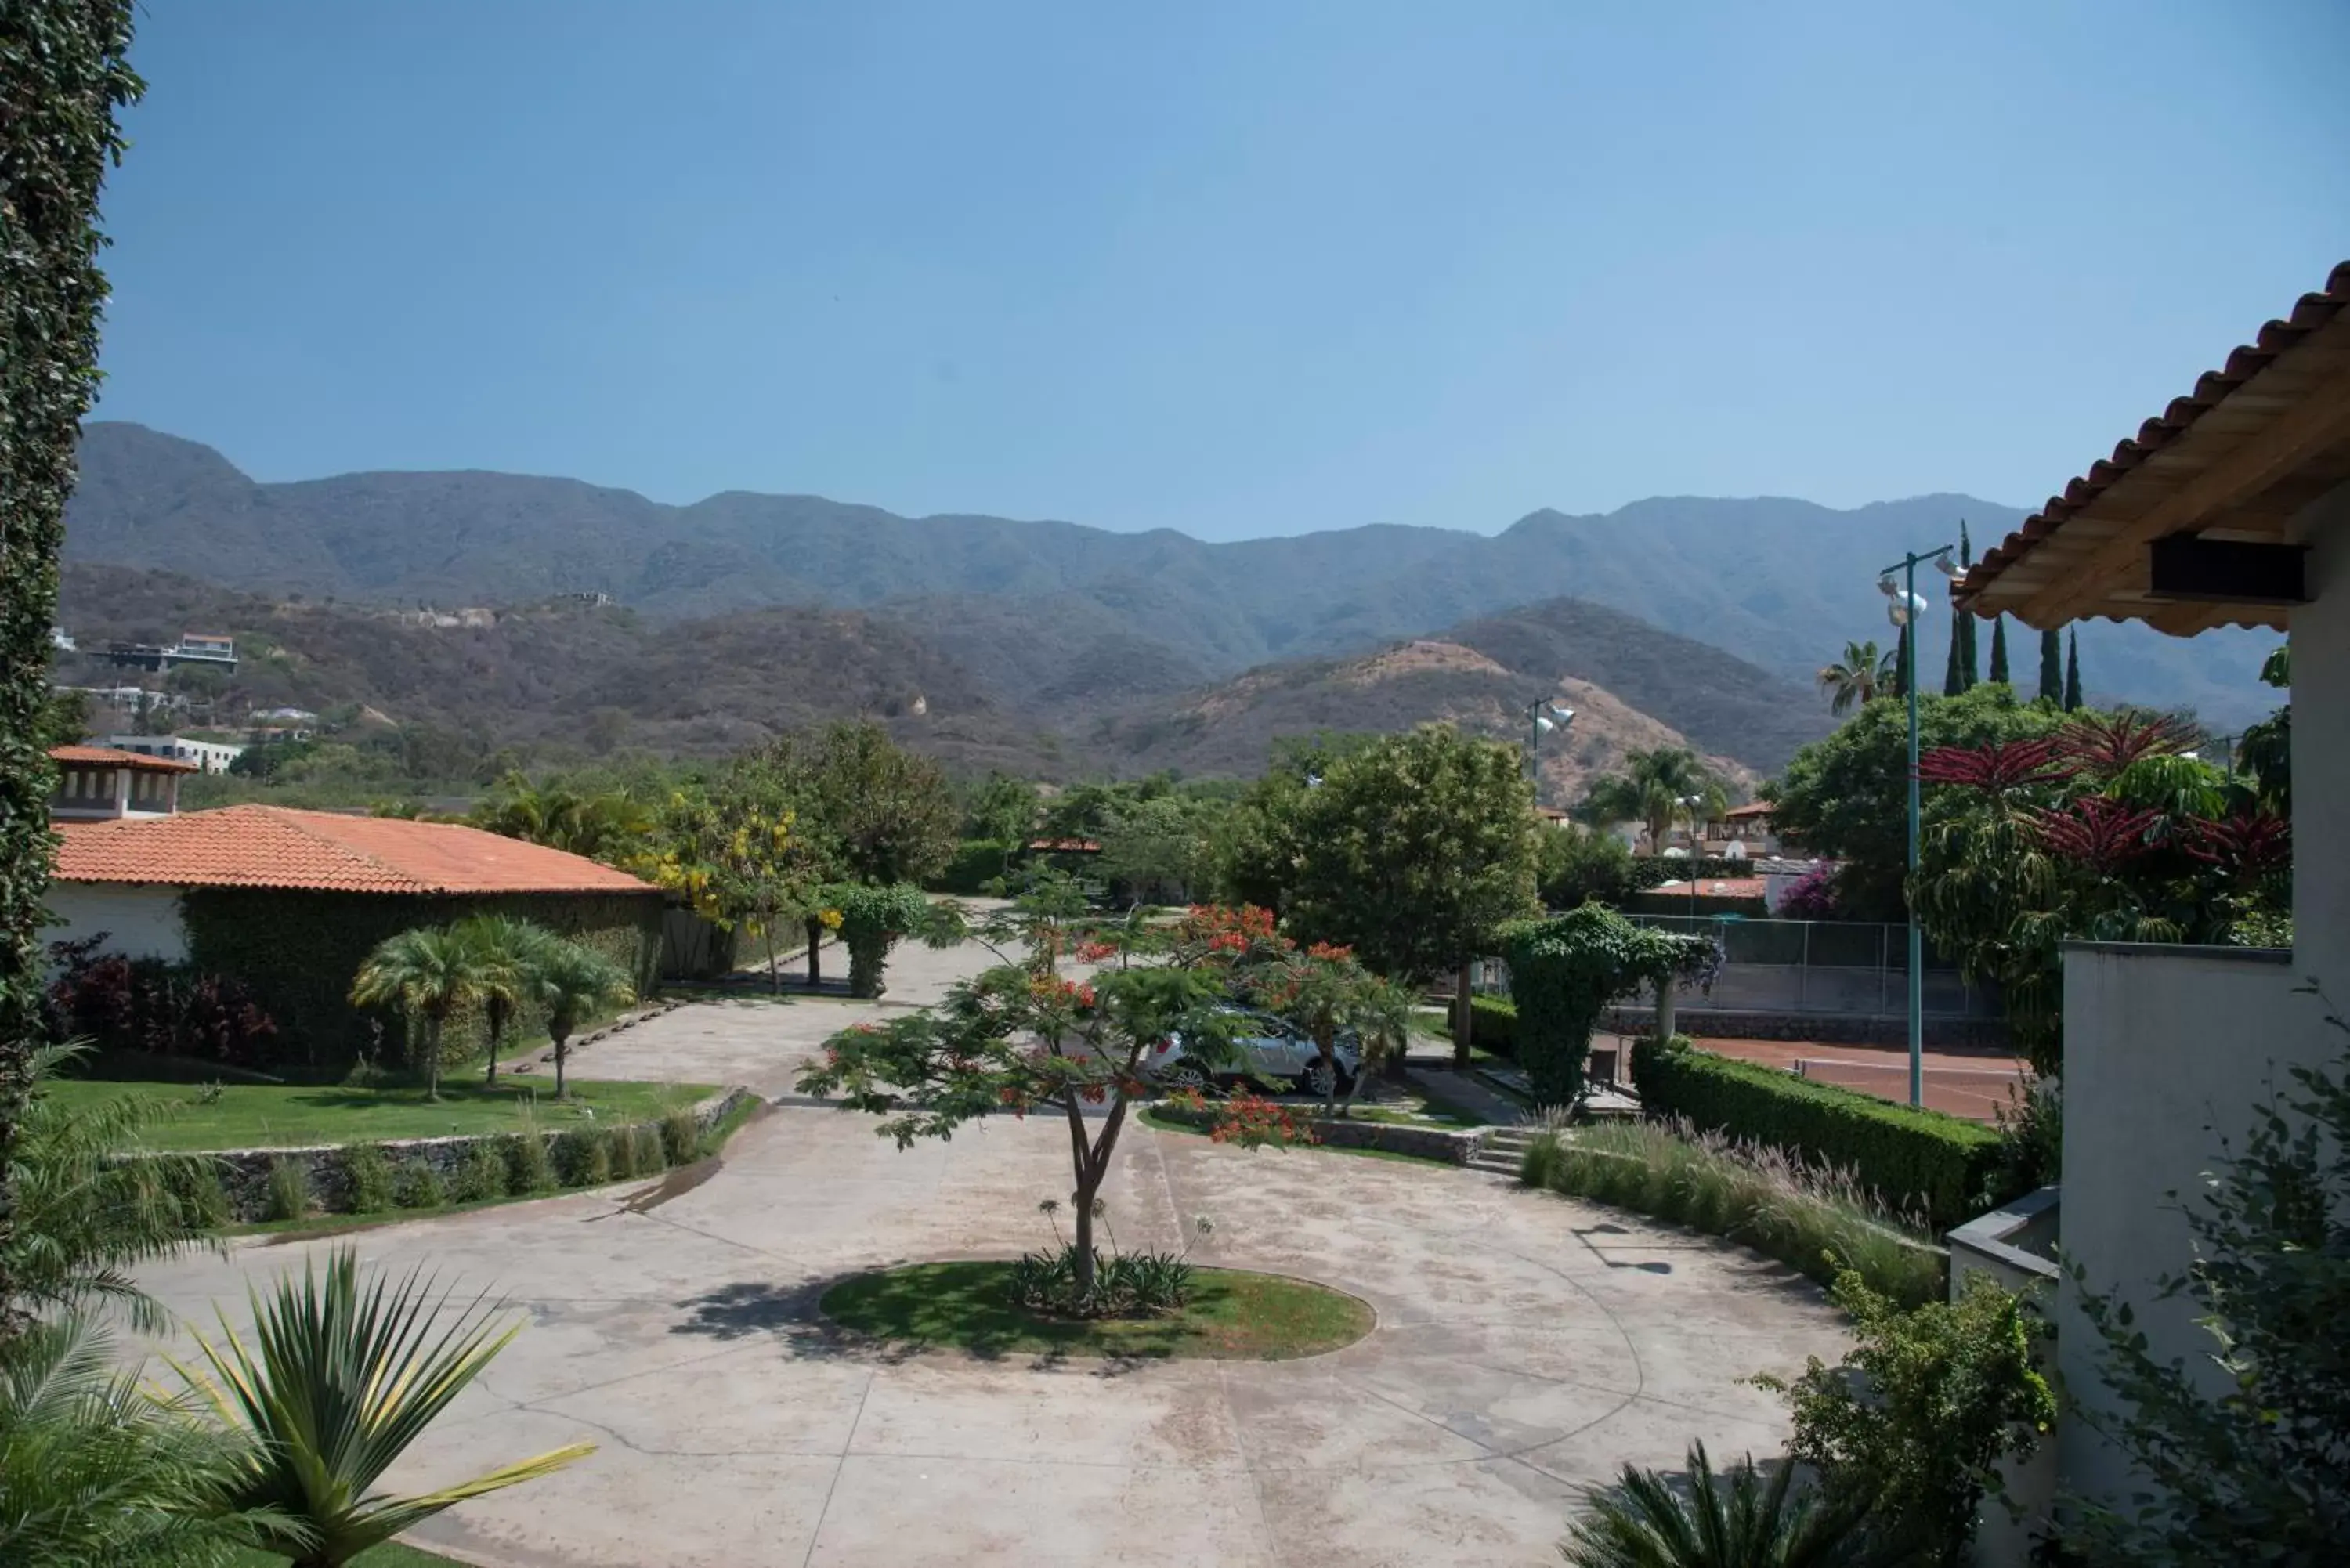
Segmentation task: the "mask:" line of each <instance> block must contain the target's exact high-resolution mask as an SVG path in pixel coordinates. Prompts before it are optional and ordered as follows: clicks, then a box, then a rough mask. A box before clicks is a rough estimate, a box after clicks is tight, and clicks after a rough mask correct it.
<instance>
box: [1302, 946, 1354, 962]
mask: <svg viewBox="0 0 2350 1568" xmlns="http://www.w3.org/2000/svg"><path fill="white" fill-rule="evenodd" d="M1305 956H1306V957H1307V958H1310V959H1321V960H1323V961H1326V962H1329V963H1343V962H1345V961H1347V960H1348V959H1350V958H1353V957H1354V956H1355V950H1354V949H1353V948H1350V947H1344V946H1341V945H1340V944H1339V943H1336V942H1315V944H1314V945H1313V946H1312V947H1310V948H1307V949H1306V950H1305Z"/></svg>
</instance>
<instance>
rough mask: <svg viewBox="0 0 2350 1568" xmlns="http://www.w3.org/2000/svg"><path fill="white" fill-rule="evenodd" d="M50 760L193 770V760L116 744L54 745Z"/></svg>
mask: <svg viewBox="0 0 2350 1568" xmlns="http://www.w3.org/2000/svg"><path fill="white" fill-rule="evenodd" d="M49 760H50V761H52V762H57V763H64V764H65V765H66V766H67V767H69V768H145V769H147V770H148V771H149V772H150V773H158V774H192V773H194V772H195V771H196V764H195V763H183V762H182V761H180V760H179V759H178V758H177V757H151V756H149V755H147V754H146V753H143V752H125V751H119V750H117V749H116V748H114V747H112V746H51V747H50V748H49Z"/></svg>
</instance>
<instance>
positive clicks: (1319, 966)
mask: <svg viewBox="0 0 2350 1568" xmlns="http://www.w3.org/2000/svg"><path fill="white" fill-rule="evenodd" d="M1246 983H1247V985H1248V989H1249V993H1250V994H1251V995H1252V996H1253V997H1254V998H1255V999H1256V1001H1257V1002H1258V1003H1259V1004H1260V1005H1261V1006H1263V1007H1266V1008H1269V1009H1270V1010H1272V1011H1273V1012H1276V1013H1278V1014H1279V1015H1280V1016H1282V1017H1284V1018H1285V1019H1287V1020H1289V1022H1291V1023H1295V1024H1296V1025H1297V1026H1298V1027H1299V1028H1300V1029H1303V1030H1304V1031H1305V1036H1306V1038H1307V1039H1309V1040H1311V1041H1313V1042H1314V1051H1315V1065H1314V1067H1313V1068H1311V1069H1309V1070H1308V1072H1307V1074H1306V1078H1307V1081H1308V1082H1307V1086H1308V1087H1310V1088H1313V1089H1315V1091H1316V1092H1317V1093H1319V1094H1320V1095H1321V1096H1322V1102H1323V1109H1324V1113H1325V1114H1326V1115H1329V1116H1336V1115H1339V1114H1340V1110H1339V1106H1338V1060H1337V1054H1336V1053H1337V1046H1338V1040H1339V1037H1340V1036H1341V1035H1346V1036H1348V1037H1351V1038H1353V1039H1356V1040H1357V1041H1367V1040H1370V1039H1374V1038H1376V1039H1378V1041H1379V1042H1380V1043H1381V1044H1391V1043H1393V1042H1395V1041H1397V1040H1398V1039H1399V1038H1400V1037H1401V1036H1403V1035H1406V1034H1408V1033H1409V1030H1410V1007H1411V998H1410V994H1409V992H1408V991H1406V990H1405V989H1404V988H1401V987H1398V986H1394V985H1391V984H1389V983H1388V981H1384V980H1381V979H1380V978H1379V977H1378V975H1376V974H1373V973H1372V972H1371V971H1369V970H1367V969H1365V968H1364V967H1363V966H1362V964H1361V963H1359V962H1358V961H1357V960H1356V958H1355V955H1354V954H1353V953H1352V952H1350V951H1348V950H1347V949H1345V948H1341V947H1332V946H1330V945H1328V944H1327V943H1319V942H1317V943H1315V945H1314V946H1312V947H1308V948H1304V949H1296V948H1293V949H1290V950H1285V951H1283V952H1279V953H1277V954H1274V955H1273V956H1271V957H1270V958H1268V959H1267V960H1266V961H1264V962H1263V963H1262V964H1259V965H1256V966H1253V968H1252V969H1251V971H1249V973H1248V978H1247V982H1246ZM1399 1012H1400V1013H1401V1016H1400V1017H1399V1016H1398V1014H1399ZM1370 1055H1371V1053H1370V1052H1369V1051H1366V1052H1365V1054H1364V1060H1363V1062H1362V1064H1361V1071H1360V1072H1359V1073H1357V1075H1356V1079H1355V1082H1354V1084H1353V1085H1350V1088H1351V1090H1359V1089H1360V1088H1361V1087H1362V1080H1363V1079H1364V1078H1366V1077H1368V1076H1369V1075H1370V1074H1371V1071H1372V1067H1373V1064H1372V1062H1371V1061H1370ZM1354 1099H1355V1096H1354V1094H1353V1093H1352V1092H1350V1093H1349V1094H1348V1095H1347V1107H1348V1108H1349V1109H1351V1108H1352V1106H1353V1105H1354Z"/></svg>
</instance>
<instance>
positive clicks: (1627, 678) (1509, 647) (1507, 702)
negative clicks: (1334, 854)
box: [1078, 599, 1832, 805]
mask: <svg viewBox="0 0 2350 1568" xmlns="http://www.w3.org/2000/svg"><path fill="white" fill-rule="evenodd" d="M1545 698H1548V699H1555V700H1557V701H1563V702H1565V704H1566V705H1567V706H1568V707H1571V708H1573V709H1575V722H1574V723H1573V725H1572V726H1571V728H1570V729H1569V730H1568V732H1567V733H1566V734H1565V736H1563V737H1559V738H1556V739H1553V740H1549V741H1546V742H1544V746H1543V748H1542V750H1541V753H1540V757H1541V763H1542V780H1543V798H1544V800H1545V801H1546V802H1549V803H1552V804H1557V805H1567V804H1571V803H1572V802H1573V801H1574V800H1575V799H1576V798H1577V797H1579V796H1580V795H1581V794H1582V793H1583V789H1584V787H1585V785H1586V783H1587V782H1588V781H1589V780H1590V779H1591V778H1592V777H1594V776H1596V775H1597V774H1607V773H1610V772H1614V771H1617V770H1618V769H1620V768H1621V766H1622V765H1623V762H1624V757H1625V754H1626V753H1627V752H1631V751H1636V750H1646V749H1648V748H1652V747H1655V746H1659V745H1682V744H1687V745H1691V746H1694V747H1695V748H1696V749H1697V750H1699V751H1700V753H1704V754H1706V755H1707V756H1709V757H1710V758H1711V760H1712V762H1713V763H1714V764H1715V765H1716V766H1717V767H1718V768H1719V769H1720V770H1721V772H1722V773H1723V774H1726V775H1727V776H1729V777H1730V778H1731V780H1733V781H1734V782H1736V783H1738V784H1741V785H1745V784H1751V783H1752V781H1753V780H1754V778H1755V777H1756V776H1757V775H1758V774H1763V773H1768V772H1770V771H1772V770H1773V769H1775V768H1777V767H1779V766H1780V765H1782V764H1783V763H1785V761H1786V760H1787V758H1788V757H1789V756H1790V755H1792V754H1793V753H1794V749H1795V748H1796V747H1797V746H1798V745H1801V744H1802V743H1803V742H1805V741H1808V740H1813V739H1815V738H1817V737H1818V736H1820V735H1823V734H1825V733H1826V732H1827V731H1828V729H1829V727H1830V724H1831V722H1832V721H1831V720H1830V719H1829V718H1828V715H1827V713H1826V711H1825V709H1824V708H1823V706H1822V705H1821V704H1820V703H1819V702H1818V701H1815V700H1814V699H1812V698H1811V696H1810V694H1809V693H1807V692H1805V691H1803V690H1802V689H1801V688H1798V687H1796V686H1794V685H1793V684H1791V683H1790V682H1788V681H1785V680H1781V679H1780V678H1778V677H1777V676H1774V675H1773V674H1771V673H1770V672H1769V671H1767V670H1760V669H1757V668H1756V667H1754V666H1753V665H1751V664H1747V663H1745V662H1744V661H1743V660H1742V659H1733V658H1731V656H1730V655H1728V654H1725V653H1723V652H1722V651H1721V649H1714V648H1708V647H1706V646H1705V645H1704V644H1702V643H1697V642H1692V641H1690V639H1687V638H1680V637H1675V636H1673V635H1671V634H1670V633H1669V632H1662V631H1659V630H1658V629H1657V628H1654V627H1652V626H1648V625H1647V624H1645V623H1643V622H1641V621H1638V620H1636V619H1634V618H1631V617H1629V616H1623V615H1618V614H1617V613H1616V612H1615V611H1613V610H1609V609H1607V608H1604V607H1600V606H1597V605H1589V604H1585V603H1582V602H1581V601H1579V600H1575V599H1554V600H1551V601H1550V602H1548V603H1546V604H1541V605H1533V606H1529V607H1526V608H1524V609H1522V610H1517V611H1513V612H1512V613H1511V614H1510V615H1508V616H1505V617H1497V618H1492V619H1489V620H1482V621H1472V622H1469V623H1467V624H1464V625H1462V626H1459V627H1455V628H1451V630H1449V631H1444V632H1439V633H1435V634H1433V635H1431V636H1429V637H1426V638H1418V639H1411V640H1409V641H1407V642H1401V643H1396V644H1393V645H1390V646H1388V647H1387V648H1383V649H1378V651H1377V652H1374V653H1371V654H1368V655H1366V656H1364V657H1361V658H1358V659H1318V660H1303V661H1295V662H1290V663H1283V664H1273V665H1267V666H1264V667H1263V668H1261V669H1257V670H1250V671H1248V672H1247V673H1246V674H1243V675H1241V676H1239V677H1237V678H1236V679H1234V680H1229V681H1225V682H1223V683H1222V684H1221V685H1217V686H1214V687H1211V688H1209V689H1207V690H1205V691H1196V692H1191V693H1187V694H1185V695H1183V696H1182V697H1180V698H1177V699H1175V700H1173V701H1168V702H1161V703H1155V704H1150V703H1147V704H1139V705H1138V706H1137V707H1136V708H1135V709H1133V710H1131V711H1128V712H1127V713H1124V714H1121V715H1118V716H1117V717H1114V718H1111V719H1108V720H1106V721H1104V722H1101V723H1099V724H1097V725H1096V726H1095V727H1094V728H1093V729H1092V730H1090V731H1087V732H1082V733H1081V734H1080V735H1079V736H1078V742H1079V744H1080V746H1081V747H1082V749H1084V750H1085V751H1086V752H1087V753H1089V754H1093V755H1097V756H1101V757H1105V758H1107V759H1110V760H1112V761H1114V762H1115V763H1117V765H1118V767H1119V768H1120V769H1121V771H1128V772H1132V771H1148V770H1152V769H1157V768H1163V767H1177V768H1181V769H1183V770H1184V771H1185V772H1187V773H1194V774H1253V773H1254V772H1256V771H1258V770H1259V769H1261V768H1262V767H1263V765H1264V763H1265V759H1266V756H1267V755H1268V753H1270V751H1271V749H1272V746H1273V743H1274V741H1276V740H1278V739H1280V738H1281V737H1283V736H1285V735H1296V734H1307V733H1311V732H1314V731H1316V730H1324V729H1328V730H1400V729H1408V728H1409V727H1410V726H1412V725H1414V724H1418V723H1424V722H1430V721H1431V720H1435V721H1442V722H1450V723H1454V724H1458V725H1460V726H1461V728H1462V729H1464V730H1469V731H1471V732H1475V733H1480V734H1486V735H1492V736H1496V737H1498V738H1501V739H1504V740H1509V741H1513V742H1514V741H1517V740H1519V739H1521V738H1522V737H1523V735H1524V734H1525V732H1526V710H1527V707H1528V706H1529V705H1530V704H1532V703H1533V702H1534V701H1539V700H1542V699H1545Z"/></svg>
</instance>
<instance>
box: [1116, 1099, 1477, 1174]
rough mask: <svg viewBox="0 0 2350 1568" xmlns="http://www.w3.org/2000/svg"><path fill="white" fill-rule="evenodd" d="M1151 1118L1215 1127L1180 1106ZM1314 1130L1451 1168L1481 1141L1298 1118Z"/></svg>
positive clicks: (1340, 1143) (1329, 1141)
mask: <svg viewBox="0 0 2350 1568" xmlns="http://www.w3.org/2000/svg"><path fill="white" fill-rule="evenodd" d="M1150 1111H1151V1115H1153V1116H1158V1117H1159V1118H1161V1119H1163V1120H1166V1121H1170V1122H1179V1123H1180V1124H1182V1125H1183V1126H1185V1127H1197V1128H1199V1129H1200V1130H1201V1131H1202V1132H1205V1131H1206V1130H1207V1129H1208V1128H1210V1127H1213V1126H1215V1124H1216V1114H1215V1112H1213V1111H1195V1110H1191V1109H1188V1108H1187V1107H1185V1106H1168V1105H1158V1106H1151V1107H1150ZM1299 1119H1300V1120H1302V1121H1305V1124H1306V1126H1308V1127H1312V1128H1313V1130H1314V1137H1315V1141H1317V1142H1319V1143H1323V1144H1326V1145H1327V1146H1329V1147H1332V1148H1378V1149H1385V1150H1387V1151H1388V1153H1390V1154H1410V1155H1417V1156H1419V1158H1422V1159H1441V1160H1447V1161H1450V1162H1451V1164H1454V1165H1466V1164H1468V1163H1469V1157H1470V1156H1471V1155H1472V1154H1474V1153H1476V1152H1477V1150H1478V1149H1479V1148H1480V1147H1482V1145H1483V1143H1484V1141H1485V1130H1486V1129H1483V1128H1470V1129H1466V1130H1463V1131H1454V1130H1452V1129H1451V1128H1448V1127H1397V1126H1396V1125H1395V1124H1394V1123H1392V1122H1364V1121H1356V1120H1354V1119H1353V1118H1352V1117H1348V1118H1347V1119H1344V1120H1340V1121H1329V1120H1326V1119H1324V1118H1321V1117H1318V1116H1317V1117H1313V1118H1305V1117H1300V1118H1299Z"/></svg>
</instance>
